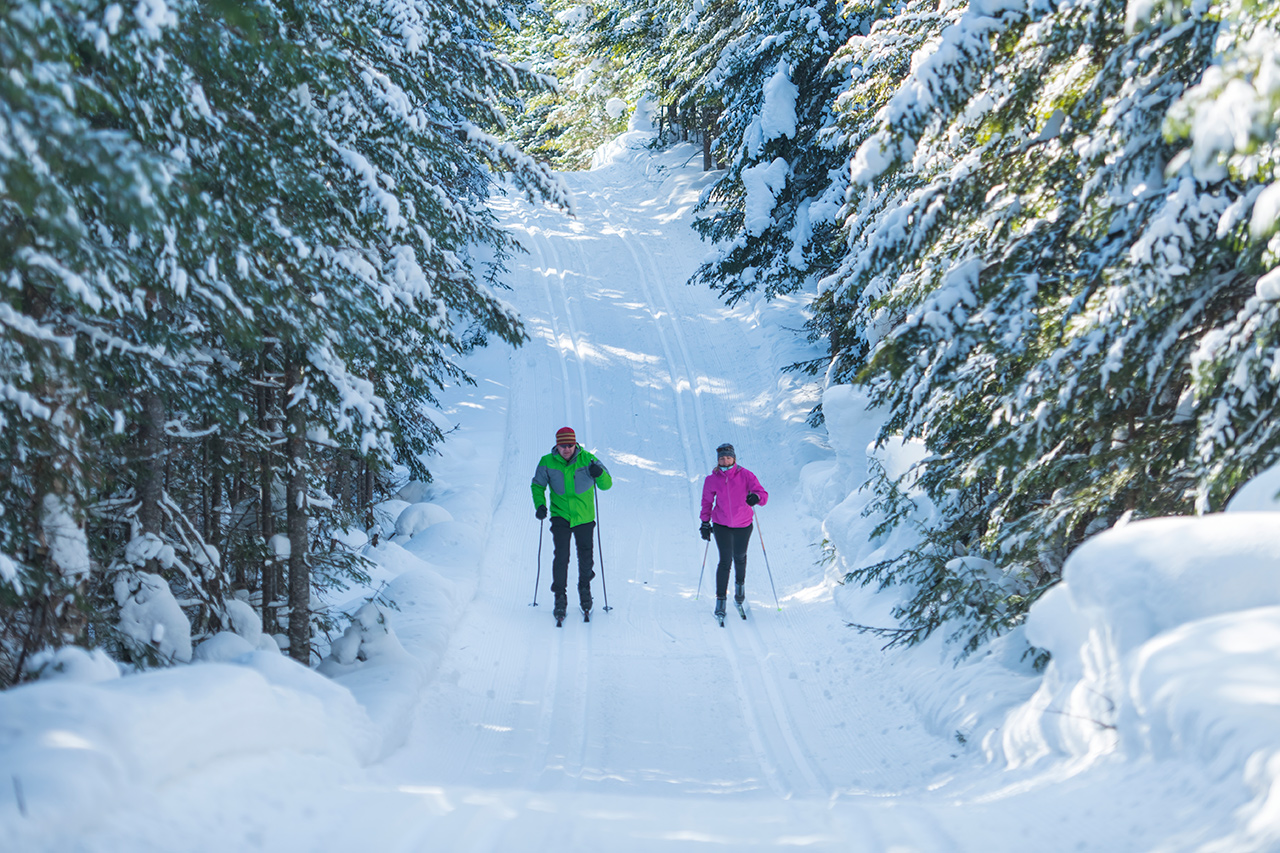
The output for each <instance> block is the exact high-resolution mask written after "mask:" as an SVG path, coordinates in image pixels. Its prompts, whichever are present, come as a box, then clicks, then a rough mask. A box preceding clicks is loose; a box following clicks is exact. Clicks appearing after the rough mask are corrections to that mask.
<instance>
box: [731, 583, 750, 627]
mask: <svg viewBox="0 0 1280 853" xmlns="http://www.w3.org/2000/svg"><path fill="white" fill-rule="evenodd" d="M746 598H747V596H746V595H745V594H744V593H743V591H742V584H740V583H739V584H734V586H733V603H734V604H735V605H737V607H738V615H739V616H741V617H742V618H743V619H746V618H747V611H746V608H744V607H743V606H742V602H743V601H745V600H746Z"/></svg>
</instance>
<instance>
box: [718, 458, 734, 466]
mask: <svg viewBox="0 0 1280 853" xmlns="http://www.w3.org/2000/svg"><path fill="white" fill-rule="evenodd" d="M733 463H734V458H733V457H732V456H721V457H720V467H721V468H732V467H733Z"/></svg>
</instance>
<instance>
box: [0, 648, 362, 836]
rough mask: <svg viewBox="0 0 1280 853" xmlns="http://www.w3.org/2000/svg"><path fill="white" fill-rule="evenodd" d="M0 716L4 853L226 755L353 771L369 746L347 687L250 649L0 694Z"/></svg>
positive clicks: (146, 795) (68, 832)
mask: <svg viewBox="0 0 1280 853" xmlns="http://www.w3.org/2000/svg"><path fill="white" fill-rule="evenodd" d="M0 720H3V721H4V725H3V727H0V773H3V777H4V779H5V780H6V782H7V783H8V784H5V785H3V786H0V816H2V817H0V849H4V850H34V849H57V844H56V839H58V838H63V839H67V838H69V837H75V830H76V828H77V825H81V824H83V825H89V824H92V823H94V822H96V821H97V820H98V819H100V818H101V817H102V816H104V815H107V814H110V813H111V812H112V811H114V810H115V809H116V808H117V807H118V806H122V805H124V804H127V803H131V804H136V803H139V802H146V801H148V800H149V799H151V797H152V796H153V795H154V792H155V791H156V790H157V789H159V788H161V787H163V786H165V785H166V784H168V783H171V782H174V781H176V780H178V779H181V778H183V777H192V776H197V775H199V774H202V773H207V772H210V771H211V770H212V769H213V768H214V767H216V766H217V765H219V764H220V763H223V762H226V761H230V760H234V759H236V758H244V759H255V760H256V759H258V758H260V757H261V756H263V755H280V754H284V753H288V752H302V753H306V754H308V755H310V756H314V757H317V758H320V759H323V760H326V761H330V762H334V763H337V764H340V765H351V766H356V765H360V764H363V763H366V762H368V761H369V760H371V759H372V757H373V756H374V755H375V754H376V746H377V744H378V742H379V735H378V732H377V731H376V729H375V728H374V727H373V725H372V723H371V722H370V720H369V718H368V716H367V715H366V714H365V713H364V711H363V709H362V708H361V707H360V706H359V704H358V703H357V702H356V701H355V699H354V698H353V697H352V695H351V693H350V692H349V691H347V690H345V689H343V688H341V687H339V686H337V685H335V684H333V683H332V682H330V681H329V680H328V679H326V678H324V677H323V676H320V675H317V674H316V673H314V672H312V671H311V670H309V669H307V668H305V667H303V666H301V665H299V664H297V663H295V662H293V661H292V660H290V659H288V658H285V657H282V656H280V655H278V654H270V653H261V652H258V653H253V654H251V655H249V656H246V657H244V658H242V659H241V660H240V662H239V663H238V664H237V665H235V666H227V665H224V664H208V665H203V666H191V667H176V668H173V669H167V670H153V671H151V672H147V673H144V674H141V675H135V676H132V677H130V678H124V679H115V680H111V681H106V682H98V683H85V682H77V681H72V680H63V679H59V680H54V681H48V682H45V681H41V682H35V683H33V684H28V685H24V686H21V687H16V688H14V689H12V690H9V691H7V692H4V693H0ZM51 844H52V845H53V846H52V847H50V845H51ZM62 849H68V848H62Z"/></svg>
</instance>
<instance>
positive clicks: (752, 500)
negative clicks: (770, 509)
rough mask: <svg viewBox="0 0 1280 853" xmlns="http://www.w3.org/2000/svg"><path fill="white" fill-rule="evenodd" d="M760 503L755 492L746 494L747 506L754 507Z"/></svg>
mask: <svg viewBox="0 0 1280 853" xmlns="http://www.w3.org/2000/svg"><path fill="white" fill-rule="evenodd" d="M758 503H760V496H759V495H757V494H756V493H755V492H747V506H755V505H756V504H758Z"/></svg>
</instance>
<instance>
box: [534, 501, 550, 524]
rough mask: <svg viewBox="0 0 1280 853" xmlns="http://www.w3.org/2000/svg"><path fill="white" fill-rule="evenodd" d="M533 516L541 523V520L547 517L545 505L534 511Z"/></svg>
mask: <svg viewBox="0 0 1280 853" xmlns="http://www.w3.org/2000/svg"><path fill="white" fill-rule="evenodd" d="M533 514H534V515H536V516H537V517H538V520H539V521H541V520H542V519H544V518H546V517H547V507H546V504H543V505H542V506H540V507H538V508H537V509H536V510H534V513H533Z"/></svg>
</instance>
